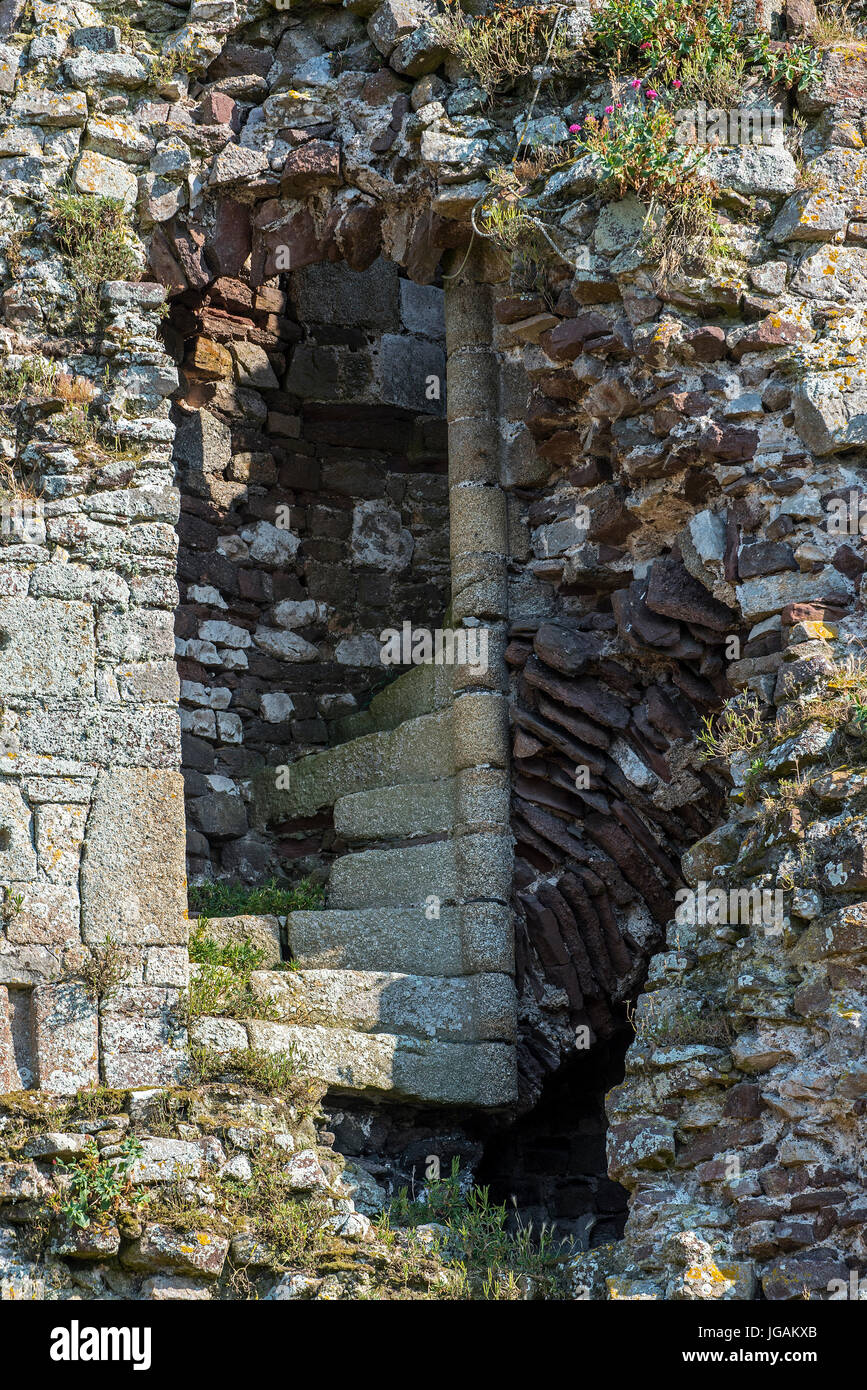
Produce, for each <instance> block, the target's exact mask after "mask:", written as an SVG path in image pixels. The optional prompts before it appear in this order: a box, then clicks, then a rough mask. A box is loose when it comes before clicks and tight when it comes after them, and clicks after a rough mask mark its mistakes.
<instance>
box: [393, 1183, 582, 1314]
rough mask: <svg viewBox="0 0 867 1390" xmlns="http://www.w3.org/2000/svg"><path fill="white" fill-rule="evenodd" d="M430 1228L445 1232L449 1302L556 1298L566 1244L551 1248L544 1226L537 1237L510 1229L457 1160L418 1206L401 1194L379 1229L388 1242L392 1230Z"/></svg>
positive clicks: (500, 1208)
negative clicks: (434, 1226) (530, 1294)
mask: <svg viewBox="0 0 867 1390" xmlns="http://www.w3.org/2000/svg"><path fill="white" fill-rule="evenodd" d="M430 1222H435V1223H437V1224H438V1225H441V1226H444V1227H445V1229H446V1231H447V1232H448V1236H447V1237H444V1243H445V1244H447V1245H448V1246H449V1249H450V1254H449V1264H450V1267H451V1274H452V1285H451V1287H450V1288H449V1290H448V1293H449V1296H451V1297H462V1298H481V1299H504V1298H505V1299H512V1298H524V1297H525V1296H526V1291H527V1287H528V1284H529V1285H530V1286H531V1287H532V1288H533V1290H534V1292H536V1293H539V1294H542V1295H547V1296H548V1297H554V1296H555V1295H556V1291H557V1289H558V1287H559V1274H560V1268H561V1262H562V1260H563V1258H564V1255H565V1254H567V1253H568V1252H569V1249H570V1245H569V1242H556V1241H555V1240H554V1237H553V1235H552V1233H551V1231H550V1230H549V1229H548V1228H547V1227H545V1226H543V1227H542V1228H541V1229H540V1230H538V1231H535V1230H534V1229H533V1228H532V1227H531V1226H525V1225H521V1224H518V1225H517V1226H516V1227H515V1228H514V1229H511V1228H510V1221H509V1215H508V1212H507V1209H506V1205H505V1203H503V1204H502V1205H497V1204H496V1203H493V1202H492V1201H491V1199H490V1189H489V1188H487V1187H475V1186H472V1185H469V1184H468V1183H467V1182H466V1180H465V1179H464V1178H462V1176H461V1173H460V1160H459V1159H457V1158H454V1159H453V1160H452V1165H451V1171H450V1173H449V1174H448V1175H447V1176H446V1177H443V1178H437V1179H434V1180H432V1181H429V1182H428V1183H426V1185H425V1190H424V1194H423V1199H422V1200H413V1199H411V1198H410V1196H409V1193H408V1191H407V1189H406V1188H403V1189H402V1190H401V1191H400V1192H399V1193H398V1195H397V1196H396V1197H395V1198H394V1199H393V1200H392V1202H391V1204H390V1205H389V1208H388V1210H387V1211H386V1213H385V1214H384V1215H383V1217H381V1218H380V1220H379V1223H378V1226H379V1231H380V1234H381V1235H384V1236H386V1237H387V1236H388V1235H389V1234H390V1233H391V1232H392V1231H393V1229H394V1228H395V1227H410V1228H412V1227H416V1226H420V1225H426V1224H428V1223H430Z"/></svg>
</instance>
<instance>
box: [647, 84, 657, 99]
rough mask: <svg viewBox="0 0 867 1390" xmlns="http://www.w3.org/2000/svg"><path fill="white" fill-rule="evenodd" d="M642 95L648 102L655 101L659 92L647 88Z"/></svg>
mask: <svg viewBox="0 0 867 1390" xmlns="http://www.w3.org/2000/svg"><path fill="white" fill-rule="evenodd" d="M644 95H645V96H646V97H647V100H648V101H656V98H657V97H658V96H659V92H655V91H654V90H653V88H652V87H648V89H647V91H646V92H645V93H644Z"/></svg>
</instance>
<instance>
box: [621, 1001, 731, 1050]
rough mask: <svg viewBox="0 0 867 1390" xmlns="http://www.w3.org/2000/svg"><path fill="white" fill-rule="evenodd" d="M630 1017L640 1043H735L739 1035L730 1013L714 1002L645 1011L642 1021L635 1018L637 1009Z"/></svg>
mask: <svg viewBox="0 0 867 1390" xmlns="http://www.w3.org/2000/svg"><path fill="white" fill-rule="evenodd" d="M629 1021H630V1022H631V1023H632V1026H633V1028H634V1029H635V1040H636V1042H638V1043H649V1044H652V1045H656V1046H660V1047H694V1046H696V1045H703V1046H705V1047H723V1048H726V1047H731V1045H732V1043H733V1042H734V1039H735V1034H734V1030H733V1028H732V1024H731V1021H730V1019H729V1016H728V1014H727V1013H725V1011H724V1010H723V1009H720V1008H717V1007H716V1006H713V1007H711V1008H705V1009H702V1008H700V1007H699V1005H697V1004H689V1005H686V1006H684V1007H682V1008H678V1009H675V1010H673V1011H672V1012H671V1013H666V1014H662V1015H655V1014H653V1013H650V1014H647V1015H645V1017H644V1018H643V1019H642V1020H641V1021H640V1022H638V1023H636V1022H635V1021H634V1011H633V1013H632V1014H631V1015H629Z"/></svg>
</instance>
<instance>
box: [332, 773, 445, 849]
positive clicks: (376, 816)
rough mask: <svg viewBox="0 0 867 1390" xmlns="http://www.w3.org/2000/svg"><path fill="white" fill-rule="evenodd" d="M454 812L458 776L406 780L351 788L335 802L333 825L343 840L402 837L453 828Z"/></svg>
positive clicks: (442, 831)
mask: <svg viewBox="0 0 867 1390" xmlns="http://www.w3.org/2000/svg"><path fill="white" fill-rule="evenodd" d="M454 816H455V779H454V778H453V777H443V778H441V779H440V780H439V781H438V782H406V783H405V784H404V785H403V786H402V787H373V788H371V789H370V790H369V791H363V792H352V793H351V795H349V796H341V797H340V798H339V799H338V800H337V801H335V803H334V829H335V830H336V831H337V833H338V835H340V836H341V837H342V838H343V839H344V840H349V841H353V840H403V839H410V838H411V837H412V836H414V835H436V834H442V833H444V832H445V831H448V830H450V829H451V827H452V825H453V823H454Z"/></svg>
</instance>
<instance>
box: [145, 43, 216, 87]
mask: <svg viewBox="0 0 867 1390" xmlns="http://www.w3.org/2000/svg"><path fill="white" fill-rule="evenodd" d="M203 65H204V60H203V58H202V54H201V52H200V50H199V49H198V47H197V46H196V44H195V43H192V42H189V41H188V42H187V43H185V44H184V45H183V46H182V47H180V48H175V49H173V50H171V51H170V52H169V53H160V54H158V55H157V56H156V57H153V58H151V59H150V61H149V62H148V80H149V82H150V83H151V84H152V85H153V86H154V87H162V86H163V85H164V84H165V83H166V82H170V81H171V80H172V78H173V77H176V76H177V74H178V73H179V72H186V73H190V74H192V73H194V72H199V71H200V70H201V68H202V67H203Z"/></svg>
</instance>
